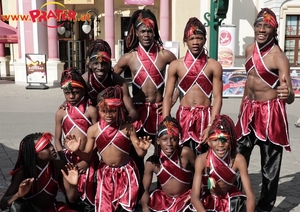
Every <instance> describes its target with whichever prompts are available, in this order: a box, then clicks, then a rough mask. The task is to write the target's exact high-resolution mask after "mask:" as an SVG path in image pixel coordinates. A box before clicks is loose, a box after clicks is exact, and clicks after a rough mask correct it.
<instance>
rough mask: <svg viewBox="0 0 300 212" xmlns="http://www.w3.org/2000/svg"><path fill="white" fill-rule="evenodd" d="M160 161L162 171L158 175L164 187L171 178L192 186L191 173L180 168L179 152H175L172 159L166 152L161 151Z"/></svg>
mask: <svg viewBox="0 0 300 212" xmlns="http://www.w3.org/2000/svg"><path fill="white" fill-rule="evenodd" d="M159 160H160V164H161V169H160V171H159V172H158V173H157V178H158V180H159V182H160V184H161V185H162V186H163V185H165V184H166V183H167V182H168V181H169V180H170V179H171V178H175V179H176V180H178V181H179V182H181V183H184V184H190V182H191V175H192V174H191V171H190V170H186V169H183V168H182V167H180V164H179V155H178V151H175V152H174V153H173V155H172V156H171V157H168V156H166V155H165V154H164V152H163V151H161V152H160V158H159Z"/></svg>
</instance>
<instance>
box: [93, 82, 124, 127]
mask: <svg viewBox="0 0 300 212" xmlns="http://www.w3.org/2000/svg"><path fill="white" fill-rule="evenodd" d="M113 98H116V99H119V100H120V101H123V91H122V88H121V87H120V86H119V85H116V86H110V87H107V88H106V89H104V90H103V91H102V92H101V93H99V94H98V95H97V109H98V110H100V108H99V103H101V102H104V101H105V99H113ZM104 106H105V108H104V109H105V110H108V109H109V108H108V106H107V105H105V104H104ZM116 109H117V117H116V122H117V126H120V125H122V124H124V123H125V113H126V112H125V111H126V110H125V107H124V104H123V105H122V106H121V107H118V108H116Z"/></svg>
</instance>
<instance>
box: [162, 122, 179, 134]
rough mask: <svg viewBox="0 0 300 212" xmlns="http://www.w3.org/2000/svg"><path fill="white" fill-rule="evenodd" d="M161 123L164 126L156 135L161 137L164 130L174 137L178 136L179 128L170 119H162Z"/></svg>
mask: <svg viewBox="0 0 300 212" xmlns="http://www.w3.org/2000/svg"><path fill="white" fill-rule="evenodd" d="M163 125H165V127H166V128H164V129H162V130H161V131H160V132H158V134H157V137H161V136H162V135H163V134H164V132H166V133H167V134H169V135H172V136H174V137H179V129H178V127H176V126H175V124H174V123H173V122H170V121H164V122H163Z"/></svg>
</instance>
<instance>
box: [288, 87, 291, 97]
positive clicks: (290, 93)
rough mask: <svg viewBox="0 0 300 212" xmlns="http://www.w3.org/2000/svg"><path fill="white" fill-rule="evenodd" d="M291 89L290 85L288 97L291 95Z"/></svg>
mask: <svg viewBox="0 0 300 212" xmlns="http://www.w3.org/2000/svg"><path fill="white" fill-rule="evenodd" d="M290 94H291V89H290V88H289V87H288V97H290Z"/></svg>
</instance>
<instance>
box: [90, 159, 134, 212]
mask: <svg viewBox="0 0 300 212" xmlns="http://www.w3.org/2000/svg"><path fill="white" fill-rule="evenodd" d="M138 190H139V174H138V169H137V167H136V165H135V163H134V161H133V160H132V159H130V160H129V161H128V163H127V164H125V165H123V166H120V167H111V166H108V165H106V164H105V163H104V162H102V161H101V162H100V164H99V167H98V170H97V191H96V197H95V205H96V210H95V211H96V212H100V211H101V212H103V211H106V212H112V211H115V210H116V209H117V208H118V206H119V204H120V205H121V206H122V208H124V209H125V210H127V211H133V210H134V207H135V205H136V203H137V199H138Z"/></svg>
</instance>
